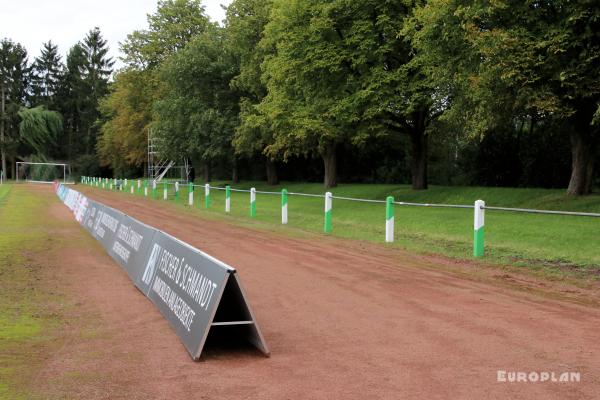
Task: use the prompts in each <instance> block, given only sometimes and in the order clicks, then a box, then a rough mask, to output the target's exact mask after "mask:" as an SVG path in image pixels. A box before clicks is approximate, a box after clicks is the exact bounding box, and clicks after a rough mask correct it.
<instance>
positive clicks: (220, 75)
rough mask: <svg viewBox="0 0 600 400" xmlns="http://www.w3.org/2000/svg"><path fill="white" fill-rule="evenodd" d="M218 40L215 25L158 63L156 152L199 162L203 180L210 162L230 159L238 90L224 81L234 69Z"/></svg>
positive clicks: (229, 77) (230, 57)
mask: <svg viewBox="0 0 600 400" xmlns="http://www.w3.org/2000/svg"><path fill="white" fill-rule="evenodd" d="M223 40H224V39H223V35H222V29H221V28H217V27H214V28H212V29H209V30H208V31H207V32H205V33H203V34H200V35H197V36H195V37H194V38H193V39H192V41H191V42H190V43H188V45H187V46H186V47H185V48H184V49H183V50H180V51H178V52H177V53H176V54H174V55H173V56H171V57H170V58H169V59H168V60H167V61H166V62H165V63H164V65H163V67H162V68H161V73H160V77H161V79H162V80H163V81H164V82H165V83H166V88H165V94H164V96H161V99H160V100H159V101H157V103H156V106H155V112H156V114H155V117H156V118H155V123H154V124H153V130H154V131H155V135H156V137H157V140H158V144H159V152H160V153H161V154H164V155H165V156H166V157H168V158H170V159H181V158H191V159H195V160H199V161H201V162H202V163H203V164H204V166H205V179H207V180H209V179H210V167H211V165H212V164H213V163H214V162H215V161H223V160H227V161H231V159H230V158H231V155H232V153H233V151H232V148H231V139H232V137H233V132H234V129H235V127H236V126H237V123H238V120H237V117H238V114H239V108H238V104H239V94H238V93H237V92H236V91H235V90H233V89H232V88H231V87H230V86H229V82H230V81H231V79H232V78H233V77H234V76H235V75H236V74H237V72H238V71H237V66H236V63H235V62H234V58H233V57H232V55H231V54H230V53H229V52H227V51H226V50H224V49H225V46H224V44H223Z"/></svg>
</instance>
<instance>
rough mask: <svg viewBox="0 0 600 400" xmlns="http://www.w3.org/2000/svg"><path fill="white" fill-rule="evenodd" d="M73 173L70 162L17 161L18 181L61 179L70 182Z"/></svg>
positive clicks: (49, 181) (16, 177)
mask: <svg viewBox="0 0 600 400" xmlns="http://www.w3.org/2000/svg"><path fill="white" fill-rule="evenodd" d="M70 175H71V168H70V166H69V164H64V163H50V162H28V161H17V162H16V176H15V180H16V182H20V181H25V182H33V183H52V182H54V181H59V182H62V183H69V182H68V177H69V176H70Z"/></svg>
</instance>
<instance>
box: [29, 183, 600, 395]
mask: <svg viewBox="0 0 600 400" xmlns="http://www.w3.org/2000/svg"><path fill="white" fill-rule="evenodd" d="M77 189H79V190H82V191H83V192H85V193H86V194H88V195H89V196H90V197H91V198H94V199H96V200H99V201H101V202H104V203H105V204H107V205H110V206H112V207H115V208H118V209H120V210H122V211H123V212H125V213H128V214H130V215H132V216H133V217H135V218H138V219H140V220H141V221H143V222H146V223H148V224H151V225H153V226H155V227H157V228H160V229H162V230H164V231H166V232H168V233H170V234H172V235H175V236H177V237H179V238H180V239H182V240H184V241H187V242H189V243H191V244H192V245H194V246H196V247H198V248H200V249H202V250H204V251H205V252H208V253H209V254H211V255H213V256H215V257H218V258H220V259H222V260H223V261H225V262H227V263H229V264H231V265H232V266H234V267H235V268H237V269H238V271H239V274H240V277H241V279H242V283H243V284H244V286H245V289H246V291H247V292H248V296H249V299H250V302H251V304H252V306H253V308H254V310H255V312H256V314H257V318H258V320H259V322H260V324H261V327H262V330H263V333H264V336H265V338H266V340H267V342H268V344H269V346H270V348H271V352H272V356H271V357H270V358H264V357H263V356H261V355H260V353H258V352H255V351H253V350H251V349H246V348H238V349H236V348H233V349H208V350H207V351H206V352H205V355H204V356H203V359H202V361H200V362H193V361H191V360H190V358H189V356H188V354H187V352H186V350H185V349H184V347H183V345H182V344H181V343H180V342H179V340H178V339H177V337H176V336H175V334H174V332H173V331H172V329H171V328H170V327H169V325H168V324H167V322H166V321H165V320H164V319H163V318H162V317H161V316H160V314H159V312H158V311H157V310H156V309H155V308H154V307H153V306H152V304H151V303H150V302H149V301H148V300H147V299H146V298H144V296H142V295H141V294H140V293H139V292H138V291H137V290H136V289H135V288H134V286H133V285H132V284H131V283H130V281H129V280H128V278H127V276H126V275H125V273H124V272H123V271H122V270H121V269H120V267H118V266H117V265H116V264H115V263H113V262H112V261H111V259H110V258H109V256H108V255H106V254H105V253H104V252H103V250H102V249H101V247H100V245H98V244H94V243H95V242H94V243H93V240H92V239H90V244H89V246H88V249H85V250H81V251H77V250H76V249H71V250H69V249H67V250H66V252H67V254H63V257H64V260H65V261H67V260H68V261H69V262H68V263H65V266H63V267H61V268H59V269H58V270H57V271H56V273H57V274H62V275H63V276H62V277H63V278H64V279H65V281H66V282H68V284H69V287H70V289H69V290H71V291H72V292H73V293H74V294H73V295H74V296H77V298H78V301H79V302H80V303H81V306H82V307H84V308H85V309H89V310H92V311H94V312H97V313H98V314H99V315H100V319H101V324H100V325H101V332H102V334H101V335H96V336H94V335H91V336H90V337H89V338H79V339H77V340H75V339H74V340H72V341H71V343H69V345H68V346H65V348H63V349H62V350H61V351H60V352H58V353H57V354H54V355H52V357H51V358H50V360H49V361H48V363H47V365H46V366H45V369H44V370H43V371H42V373H41V374H40V379H42V380H46V379H50V377H52V376H57V375H60V374H61V373H63V374H64V373H71V374H80V375H81V376H84V377H85V376H87V377H89V376H94V373H96V372H98V373H101V375H100V376H102V377H109V378H102V379H96V380H95V379H93V378H90V379H87V380H83V383H81V384H80V385H79V386H77V388H70V389H69V390H72V392H70V393H69V394H68V395H67V396H66V397H65V398H79V397H80V398H86V399H90V398H127V399H134V398H152V399H598V398H600V312H599V310H598V309H597V308H595V307H591V306H581V305H575V304H573V303H570V302H564V301H560V300H553V299H550V298H548V297H542V296H538V295H532V294H527V293H524V292H522V291H516V290H512V289H510V288H507V287H503V286H501V285H496V284H492V283H485V282H477V281H474V280H472V279H466V278H464V277H461V276H460V275H458V274H456V273H453V272H450V271H445V270H444V269H440V268H434V267H433V266H432V265H428V263H431V261H428V260H427V259H426V258H423V257H417V256H413V255H410V254H407V253H404V252H401V251H392V250H389V249H385V248H383V247H382V246H376V245H368V244H364V243H358V242H353V241H344V240H336V239H331V238H321V240H317V241H316V240H314V239H315V238H319V237H320V236H318V235H315V236H314V237H312V240H311V239H310V238H309V239H306V238H291V237H287V236H280V235H276V234H274V233H268V232H265V231H263V230H259V229H256V230H255V229H251V228H244V227H239V226H234V225H232V224H229V223H227V222H222V221H214V220H207V219H204V218H202V216H201V215H198V216H197V217H194V218H190V216H189V215H185V214H184V213H182V212H181V210H178V209H177V208H175V206H169V205H165V204H159V203H157V202H153V201H152V200H145V199H140V198H133V197H129V196H128V195H125V194H116V193H106V192H100V191H98V190H90V189H89V188H82V187H81V186H78V187H77ZM32 190H37V191H39V192H40V195H44V196H46V195H53V194H51V190H50V188H43V189H40V188H37V189H32ZM49 214H50V215H51V217H52V218H59V219H62V220H65V223H66V224H67V221H72V222H71V223H68V224H69V225H68V226H69V229H68V230H67V231H65V232H63V233H62V235H65V237H66V238H68V237H69V235H72V236H80V235H88V234H87V233H86V232H85V231H84V229H83V228H80V227H79V225H78V224H77V223H76V222H75V221H74V220H73V218H72V216H71V215H70V214H69V212H68V210H67V208H66V207H64V206H63V205H62V204H60V203H59V201H58V200H57V201H56V206H53V207H52V209H51V210H49ZM198 214H200V213H198ZM498 370H507V371H525V372H529V371H555V372H557V373H561V372H564V371H576V372H581V382H580V383H550V382H545V383H539V382H538V383H499V382H497V371H498Z"/></svg>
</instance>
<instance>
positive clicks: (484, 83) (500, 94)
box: [404, 0, 600, 194]
mask: <svg viewBox="0 0 600 400" xmlns="http://www.w3.org/2000/svg"><path fill="white" fill-rule="evenodd" d="M599 31H600V7H599V6H598V4H597V2H592V1H587V0H582V1H573V2H567V1H549V2H533V1H526V2H524V1H500V2H483V3H480V2H471V1H462V0H453V1H446V0H433V1H430V2H428V3H427V4H426V5H424V6H423V7H421V8H419V9H418V10H417V11H416V12H415V18H414V19H413V20H412V22H411V24H409V25H408V26H407V27H405V30H404V32H405V33H406V34H407V35H409V36H411V37H412V39H413V45H414V46H415V47H416V48H417V49H418V54H419V56H418V58H420V59H421V62H422V63H423V64H424V65H428V66H429V69H428V71H429V75H430V78H431V80H432V81H433V82H437V86H438V87H439V88H440V89H441V90H442V91H443V92H442V93H443V94H444V95H445V97H446V98H448V99H449V100H450V101H449V102H448V103H449V104H448V107H449V109H448V110H447V111H446V113H445V116H444V118H445V119H447V120H454V121H455V125H457V126H460V127H463V128H464V130H465V131H466V132H467V133H469V134H471V135H482V134H487V133H489V132H491V131H493V130H494V129H496V128H497V127H498V126H501V125H503V124H504V125H506V124H510V123H513V124H517V123H520V122H521V121H523V120H528V121H530V122H531V124H534V121H541V120H543V121H544V123H545V125H546V126H548V125H549V124H554V125H555V126H556V128H555V129H557V130H560V131H562V132H564V133H566V134H569V135H570V136H571V142H572V151H573V155H572V156H573V159H574V162H573V172H572V176H571V183H570V185H569V191H570V192H571V193H572V194H586V193H589V191H590V190H591V180H592V175H593V169H592V168H593V167H592V165H593V157H594V155H595V154H594V147H595V146H596V143H597V142H598V138H597V136H598V129H597V127H595V126H594V125H593V124H592V121H593V116H594V112H595V111H596V110H597V109H598V106H599V103H600V85H598V82H599V81H600V56H599V54H600V44H599V43H600V36H599V34H598V32H599Z"/></svg>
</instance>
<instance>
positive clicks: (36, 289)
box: [0, 185, 60, 399]
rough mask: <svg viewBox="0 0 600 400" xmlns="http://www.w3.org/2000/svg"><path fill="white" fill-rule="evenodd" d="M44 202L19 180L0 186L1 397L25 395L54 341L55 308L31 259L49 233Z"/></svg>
mask: <svg viewBox="0 0 600 400" xmlns="http://www.w3.org/2000/svg"><path fill="white" fill-rule="evenodd" d="M50 199H51V198H50ZM52 200H54V199H52ZM48 202H49V198H41V197H39V196H35V195H33V194H32V193H30V192H28V191H27V190H24V189H23V188H22V187H19V186H18V185H2V186H0V293H1V295H0V399H21V398H23V399H25V398H30V393H29V392H28V389H27V385H28V384H29V382H30V380H31V379H32V377H33V375H34V374H35V371H36V369H35V368H36V366H37V365H38V364H39V361H38V360H39V359H40V357H41V356H42V355H43V354H42V352H43V351H44V350H45V349H46V348H47V346H48V343H51V342H52V341H53V339H52V337H51V332H53V327H54V326H56V323H57V317H56V314H54V312H55V311H56V309H50V307H49V305H50V304H53V302H51V301H49V300H48V293H47V290H46V289H44V288H43V285H41V281H40V279H41V278H40V270H39V268H40V266H39V265H36V264H35V263H34V262H33V261H32V260H31V259H30V255H31V254H34V253H38V252H45V251H46V249H47V246H48V243H49V241H50V240H51V237H52V233H51V231H50V230H51V229H52V228H53V226H52V225H51V224H50V223H49V222H46V223H45V224H41V223H40V219H39V217H40V216H41V215H42V214H43V210H44V208H46V207H48ZM40 286H42V287H40ZM54 301H58V302H60V299H58V300H56V299H55V300H54Z"/></svg>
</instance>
